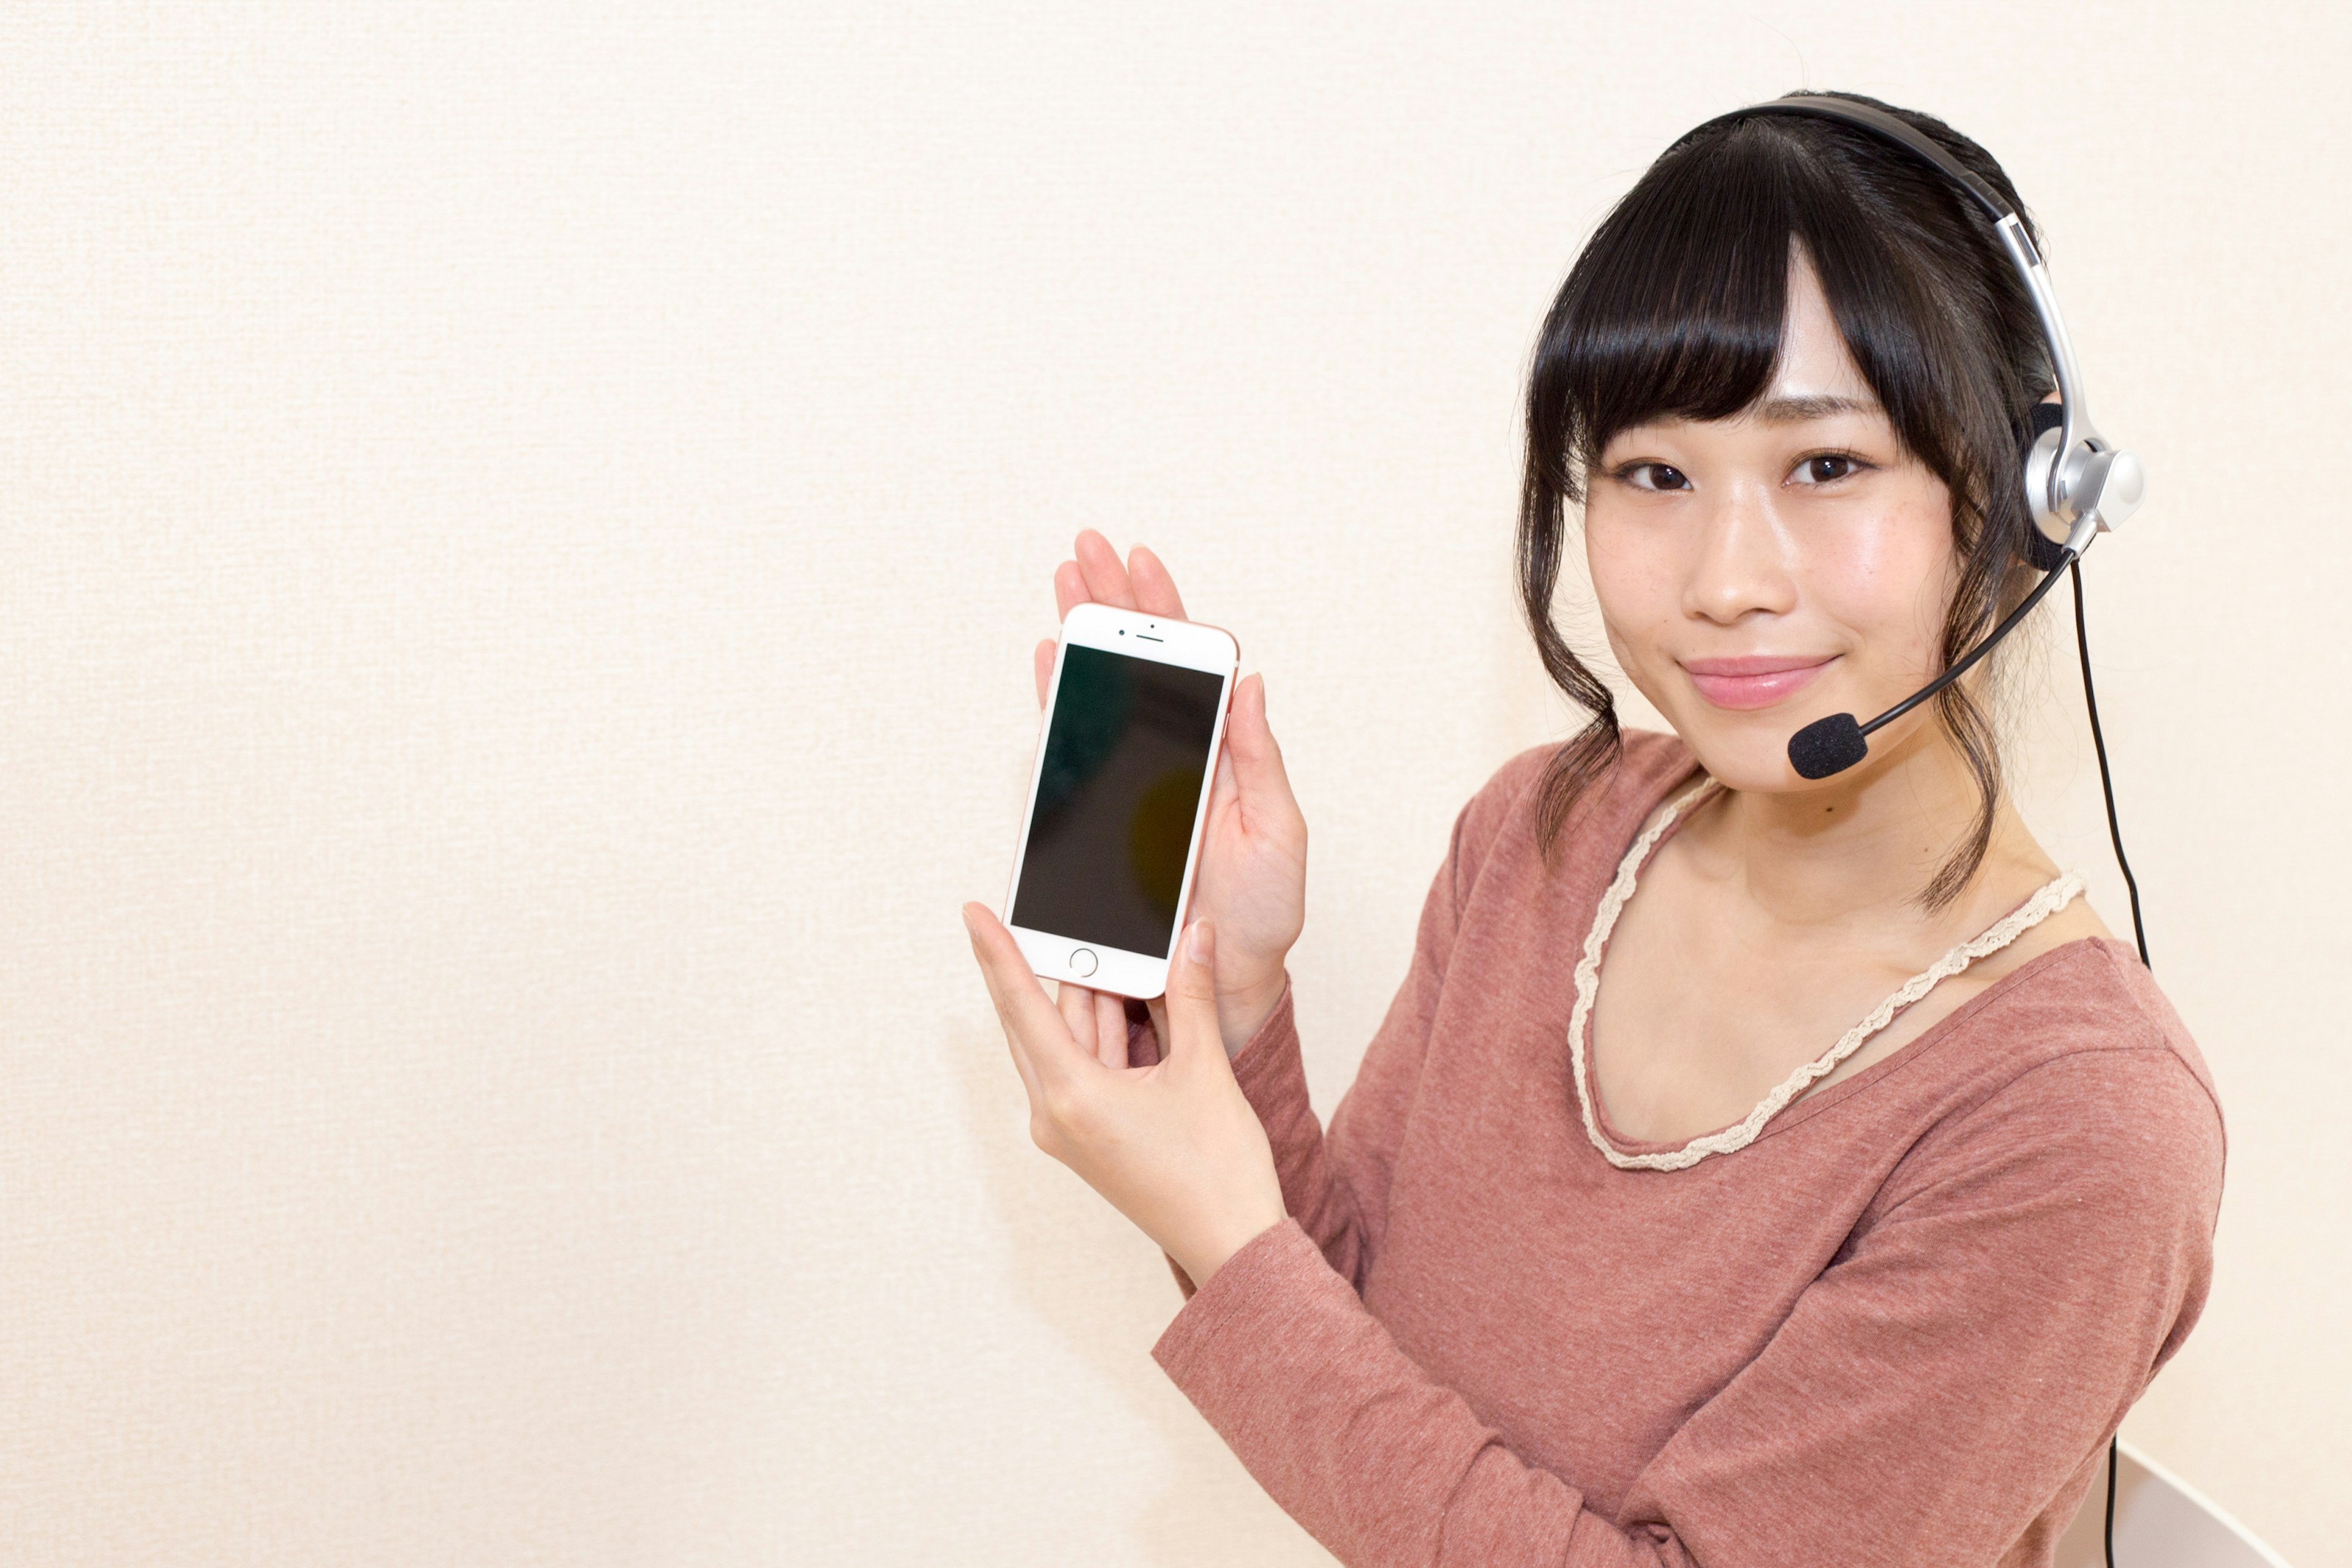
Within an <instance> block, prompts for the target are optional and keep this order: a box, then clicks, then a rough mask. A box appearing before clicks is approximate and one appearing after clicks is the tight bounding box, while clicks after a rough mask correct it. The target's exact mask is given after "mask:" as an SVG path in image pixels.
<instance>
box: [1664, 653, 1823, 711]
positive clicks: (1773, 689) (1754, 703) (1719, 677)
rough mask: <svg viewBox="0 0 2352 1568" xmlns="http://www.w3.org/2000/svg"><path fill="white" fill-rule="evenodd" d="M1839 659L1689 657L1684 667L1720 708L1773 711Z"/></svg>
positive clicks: (1791, 656) (1783, 655) (1768, 656)
mask: <svg viewBox="0 0 2352 1568" xmlns="http://www.w3.org/2000/svg"><path fill="white" fill-rule="evenodd" d="M1836 658H1837V655H1835V654H1829V655H1826V656H1823V657H1821V658H1807V657H1804V656H1802V655H1786V654H1748V655H1746V656H1744V657H1742V658H1686V659H1684V660H1681V661H1680V662H1681V664H1682V667H1683V668H1684V669H1685V671H1687V672H1688V673H1689V675H1690V678H1691V684H1692V685H1693V686H1695V687H1696V688H1697V689H1698V694H1699V695H1700V696H1701V697H1704V698H1706V700H1708V701H1709V702H1712V703H1713V704H1715V705H1716V706H1717V708H1738V709H1748V708H1769V707H1770V706H1772V704H1773V703H1775V702H1778V701H1780V700H1781V699H1782V698H1784V697H1786V696H1788V695H1789V694H1790V692H1793V691H1799V690H1801V689H1804V688H1805V687H1806V686H1809V685H1811V683H1812V679H1813V677H1815V676H1817V675H1819V674H1820V673H1821V672H1822V670H1824V669H1826V668H1829V666H1830V665H1831V663H1832V661H1834V660H1835V659H1836Z"/></svg>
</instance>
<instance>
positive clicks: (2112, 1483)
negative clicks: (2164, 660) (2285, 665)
mask: <svg viewBox="0 0 2352 1568" xmlns="http://www.w3.org/2000/svg"><path fill="white" fill-rule="evenodd" d="M2066 570H2067V572H2068V573H2069V574H2071V575H2072V576H2073V577H2074V647H2075V648H2076V650H2077V651H2079V652H2080V653H2081V654H2082V656H2083V706H2084V708H2085V709H2086V710H2089V712H2090V715H2091V744H2092V745H2093V746H2095V747H2096V748H2097V750H2098V753H2099V789H2100V791H2101V792H2102V793H2103V794H2105V796H2106V797H2107V841H2108V842H2109V843H2111V844H2113V845H2114V846H2115V847H2116V866H2117V867H2118V868H2121V870H2122V871H2123V874H2124V886H2125V888H2126V889H2129V891H2130V893H2131V911H2132V941H2134V942H2137V943H2138V944H2139V962H2140V965H2141V967H2143V968H2145V969H2148V970H2151V971H2152V970H2154V969H2155V967H2156V965H2154V964H2152V963H2148V961H2147V927H2146V926H2144V925H2142V924H2141V923H2140V918H2139V883H2138V882H2137V880H2135V879H2133V877H2132V868H2131V862H2130V861H2129V860H2126V858H2124V830H2123V827H2122V826H2121V825H2120V824H2119V823H2118V822H2117V821H2116V781H2115V780H2114V779H2113V778H2112V777H2110V776H2109V775H2108V773H2107V738H2106V736H2105V734H2103V733H2101V732H2100V730H2099V698H2098V694H2097V693H2096V692H2095V691H2094V690H2093V689H2092V688H2091V633H2090V629H2089V627H2088V626H2085V625H2084V620H2083V563H2082V562H2081V561H2079V560H2076V561H2069V562H2068V563H2066ZM2119 1452H2120V1447H2119V1439H2118V1437H2117V1436H2116V1435H2112V1434H2111V1435H2110V1436H2108V1438H2107V1530H2106V1547H2107V1568H2116V1463H2117V1459H2118V1456H2119Z"/></svg>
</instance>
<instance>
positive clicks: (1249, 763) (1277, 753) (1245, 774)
mask: <svg viewBox="0 0 2352 1568" xmlns="http://www.w3.org/2000/svg"><path fill="white" fill-rule="evenodd" d="M1225 752H1226V753H1227V754H1228V755H1229V756H1231V757H1232V758H1233V759H1234V783H1235V784H1238V785H1240V786H1241V792H1242V794H1243V795H1247V796H1250V797H1251V798H1253V799H1257V800H1265V799H1267V798H1272V799H1275V800H1279V801H1282V802H1285V803H1286V804H1290V803H1292V797H1291V794H1290V774H1289V772H1288V771H1287V770H1286V769H1285V768H1284V767H1283V765H1282V748H1281V747H1280V746H1278V745H1276V743H1275V739H1274V731H1273V730H1272V729H1270V728H1268V727H1267V724H1266V721H1265V676H1263V675H1252V676H1251V677H1249V678H1248V679H1246V680H1244V681H1243V682H1242V683H1241V685H1240V686H1238V687H1236V688H1235V689H1234V710H1233V716H1232V718H1231V719H1230V720H1229V721H1227V722H1226V725H1225Z"/></svg>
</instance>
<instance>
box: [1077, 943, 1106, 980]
mask: <svg viewBox="0 0 2352 1568" xmlns="http://www.w3.org/2000/svg"><path fill="white" fill-rule="evenodd" d="M1101 962H1102V961H1101V960H1100V959H1097V957H1096V956H1095V950H1094V949H1093V948H1091V947H1082V948H1079V949H1078V950H1077V951H1076V952H1073V953H1071V954H1070V973H1073V974H1075V975H1076V976H1077V977H1078V978H1079V979H1081V980H1083V979H1085V978H1086V977H1087V975H1089V974H1092V973H1094V972H1095V965H1096V964H1097V963H1101Z"/></svg>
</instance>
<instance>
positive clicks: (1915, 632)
mask: <svg viewBox="0 0 2352 1568" xmlns="http://www.w3.org/2000/svg"><path fill="white" fill-rule="evenodd" d="M1957 574H1958V556H1957V554H1956V553H1955V552H1954V550H1953V545H1952V524H1951V516H1950V513H1949V512H1948V510H1945V509H1944V508H1942V507H1939V506H1930V505H1927V504H1925V502H1924V501H1923V502H1921V503H1919V504H1915V505H1910V506H1905V507H1902V508H1899V509H1896V510H1894V511H1893V512H1891V513H1890V514H1887V515H1885V516H1883V517H1881V518H1879V519H1877V520H1875V521H1872V522H1871V523H1869V524H1868V525H1866V526H1863V527H1859V528H1855V529H1853V530H1851V531H1845V532H1844V533H1843V537H1841V538H1840V539H1839V540H1838V542H1837V546H1836V548H1834V549H1832V550H1828V551H1823V552H1817V553H1816V554H1815V555H1814V557H1813V559H1812V560H1811V561H1810V562H1808V563H1807V571H1806V576H1807V578H1808V579H1809V584H1808V585H1809V586H1810V588H1811V597H1812V599H1813V601H1814V603H1815V604H1817V605H1820V606H1821V608H1822V610H1823V611H1824V612H1826V613H1827V614H1828V615H1829V616H1831V617H1832V619H1834V620H1836V621H1838V622H1840V623H1841V624H1843V625H1844V626H1848V627H1850V628H1851V629H1853V631H1854V632H1856V633H1858V634H1860V636H1861V637H1863V639H1864V642H1865V643H1866V644H1867V645H1868V646H1869V647H1872V648H1874V649H1877V650H1882V651H1883V653H1884V655H1885V658H1888V659H1889V660H1890V661H1893V662H1895V663H1898V664H1900V665H1902V666H1904V667H1905V668H1914V667H1920V666H1924V665H1926V664H1930V663H1933V662H1935V661H1936V660H1937V658H1939V657H1940V650H1941V647H1942V642H1943V627H1944V612H1945V609H1946V607H1947V606H1948V605H1949V604H1950V602H1951V595H1952V590H1953V587H1954V585H1955V584H1956V582H1957Z"/></svg>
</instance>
